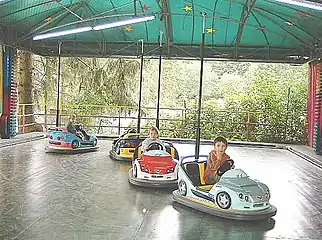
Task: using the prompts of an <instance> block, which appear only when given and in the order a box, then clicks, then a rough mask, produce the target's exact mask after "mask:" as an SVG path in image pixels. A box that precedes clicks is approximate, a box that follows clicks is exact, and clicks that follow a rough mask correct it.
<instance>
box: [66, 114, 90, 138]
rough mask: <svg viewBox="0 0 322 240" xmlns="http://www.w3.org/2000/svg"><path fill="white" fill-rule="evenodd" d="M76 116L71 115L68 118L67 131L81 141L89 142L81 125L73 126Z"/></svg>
mask: <svg viewBox="0 0 322 240" xmlns="http://www.w3.org/2000/svg"><path fill="white" fill-rule="evenodd" d="M75 121H76V115H75V114H72V115H70V116H69V121H68V124H67V131H68V132H70V133H72V134H74V135H75V136H77V137H79V138H80V139H82V140H83V141H86V140H89V138H90V136H89V135H88V134H87V133H86V132H85V131H84V129H83V125H82V124H75Z"/></svg>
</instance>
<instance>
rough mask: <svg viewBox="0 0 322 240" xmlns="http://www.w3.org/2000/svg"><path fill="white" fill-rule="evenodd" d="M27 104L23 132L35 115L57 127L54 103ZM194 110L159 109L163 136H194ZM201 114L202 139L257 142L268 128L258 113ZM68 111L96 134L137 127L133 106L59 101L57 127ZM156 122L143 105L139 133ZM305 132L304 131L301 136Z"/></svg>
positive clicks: (46, 125) (153, 111)
mask: <svg viewBox="0 0 322 240" xmlns="http://www.w3.org/2000/svg"><path fill="white" fill-rule="evenodd" d="M26 105H27V104H22V105H19V108H21V111H20V112H21V114H20V115H19V118H20V120H19V123H21V124H20V125H19V128H21V129H22V131H21V132H22V133H24V132H25V128H26V127H27V126H31V125H34V124H35V123H34V122H33V123H30V121H29V122H28V123H26V118H27V117H28V116H33V117H34V118H35V117H37V118H38V120H37V123H38V124H41V125H43V126H44V128H45V129H46V130H47V129H48V128H50V127H54V126H56V108H55V106H48V105H47V106H40V108H39V110H38V111H37V112H36V113H33V114H26V111H25V108H26ZM196 113H197V110H196V109H188V108H165V107H162V108H160V117H159V119H160V129H161V131H162V135H163V136H164V137H177V138H187V137H188V138H191V137H192V138H193V137H194V136H195V131H196V123H197V122H196V117H195V116H196ZM202 113H203V115H202V116H203V117H202V119H201V128H202V138H212V136H214V135H219V134H220V135H224V136H226V137H229V138H230V139H234V138H236V139H238V140H246V141H256V139H258V138H260V136H262V135H265V134H266V133H267V132H268V130H269V128H270V127H271V126H270V123H269V122H265V121H263V120H260V121H259V120H258V119H259V118H263V116H260V114H261V113H260V112H250V111H239V112H230V111H226V110H221V111H213V110H202ZM70 114H76V115H77V118H78V121H79V122H82V123H83V125H84V127H85V128H86V129H88V130H89V131H90V132H92V133H95V134H97V135H120V134H121V133H123V131H124V129H127V128H129V127H131V128H135V129H136V125H137V115H138V113H137V107H136V106H103V105H69V104H61V105H60V114H59V126H64V125H66V124H67V122H68V116H69V115H70ZM256 116H257V117H256ZM258 116H260V117H258ZM155 122H156V109H155V108H154V107H143V108H142V114H141V126H140V128H141V132H142V133H143V134H147V132H148V131H147V130H148V128H149V127H150V126H151V125H155ZM266 129H267V130H266ZM303 129H304V126H303ZM304 132H305V131H304V130H303V135H304ZM303 138H304V137H303Z"/></svg>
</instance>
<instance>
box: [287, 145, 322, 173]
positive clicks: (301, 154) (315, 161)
mask: <svg viewBox="0 0 322 240" xmlns="http://www.w3.org/2000/svg"><path fill="white" fill-rule="evenodd" d="M286 149H287V150H288V151H290V152H291V153H293V154H295V155H297V156H299V157H301V158H303V159H304V160H306V161H308V162H309V163H311V164H313V165H315V166H316V167H318V168H321V169H322V162H321V161H320V160H318V159H317V158H315V157H312V156H310V155H308V154H306V153H304V152H302V151H300V150H298V149H296V148H294V147H291V146H286Z"/></svg>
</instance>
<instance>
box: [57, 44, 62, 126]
mask: <svg viewBox="0 0 322 240" xmlns="http://www.w3.org/2000/svg"><path fill="white" fill-rule="evenodd" d="M61 46H62V42H58V71H57V103H56V127H58V125H59V106H60V80H61Z"/></svg>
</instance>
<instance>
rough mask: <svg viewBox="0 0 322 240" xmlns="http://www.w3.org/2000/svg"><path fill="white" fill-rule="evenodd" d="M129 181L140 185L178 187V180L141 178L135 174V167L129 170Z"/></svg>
mask: <svg viewBox="0 0 322 240" xmlns="http://www.w3.org/2000/svg"><path fill="white" fill-rule="evenodd" d="M129 182H130V183H131V184H133V185H136V186H140V187H154V188H176V187H178V180H164V181H156V180H148V179H140V178H136V177H134V176H133V168H131V169H130V170H129Z"/></svg>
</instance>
